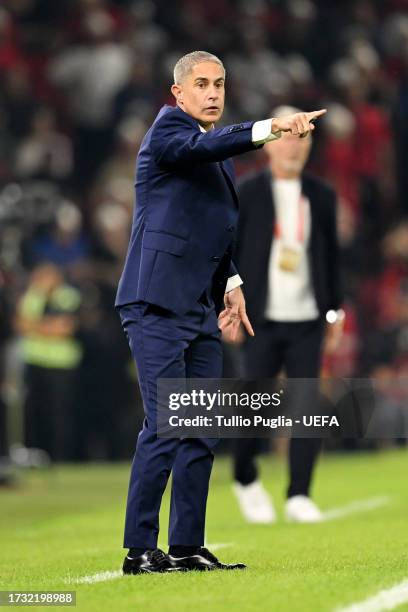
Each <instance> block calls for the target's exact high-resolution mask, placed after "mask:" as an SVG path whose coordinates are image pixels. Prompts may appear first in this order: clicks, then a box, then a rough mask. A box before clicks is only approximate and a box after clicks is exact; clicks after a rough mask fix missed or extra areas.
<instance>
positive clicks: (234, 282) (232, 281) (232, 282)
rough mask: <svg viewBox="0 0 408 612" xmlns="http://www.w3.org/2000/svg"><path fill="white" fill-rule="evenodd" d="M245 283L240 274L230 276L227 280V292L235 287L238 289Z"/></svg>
mask: <svg viewBox="0 0 408 612" xmlns="http://www.w3.org/2000/svg"><path fill="white" fill-rule="evenodd" d="M243 284H244V281H243V280H242V278H241V277H240V275H239V274H234V276H230V277H229V279H228V281H227V286H226V287H225V293H228V292H229V291H232V290H233V289H236V288H237V287H239V286H240V285H243Z"/></svg>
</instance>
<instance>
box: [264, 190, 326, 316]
mask: <svg viewBox="0 0 408 612" xmlns="http://www.w3.org/2000/svg"><path fill="white" fill-rule="evenodd" d="M271 183H272V184H271V189H272V191H273V200H274V205H275V227H276V226H278V227H279V229H280V231H279V235H275V238H274V240H273V242H272V247H271V252H270V255H269V270H268V294H267V301H266V309H265V317H266V319H268V320H271V321H288V322H289V321H310V320H313V319H317V318H318V316H319V310H318V307H317V303H316V299H315V296H314V291H313V286H312V279H311V273H310V265H309V258H308V254H307V251H308V247H309V243H310V231H311V216H310V202H309V200H308V199H307V198H305V196H302V184H301V181H300V180H299V179H274V180H273V181H272V182H271ZM301 196H302V204H301V206H302V207H303V208H302V209H300V200H301ZM300 215H301V217H300ZM300 222H301V226H302V232H299V231H298V229H299V223H300ZM271 231H272V229H271ZM299 233H300V234H301V235H299ZM283 246H286V247H289V248H293V249H295V250H296V251H298V252H299V263H298V266H297V267H296V269H295V270H293V271H286V270H283V269H282V268H281V267H280V265H279V259H280V256H281V249H282V247H283Z"/></svg>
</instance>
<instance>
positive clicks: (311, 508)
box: [285, 495, 323, 523]
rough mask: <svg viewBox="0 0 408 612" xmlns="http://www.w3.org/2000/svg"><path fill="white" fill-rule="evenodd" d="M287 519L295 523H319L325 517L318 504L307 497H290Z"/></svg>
mask: <svg viewBox="0 0 408 612" xmlns="http://www.w3.org/2000/svg"><path fill="white" fill-rule="evenodd" d="M285 514H286V519H287V520H288V521H294V522H295V523H319V522H320V521H322V520H323V515H322V513H321V511H320V510H319V508H318V507H317V506H316V504H315V503H314V502H313V501H312V500H311V499H310V497H306V495H294V496H293V497H289V499H288V500H287V502H286V506H285Z"/></svg>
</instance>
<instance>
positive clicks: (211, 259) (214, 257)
mask: <svg viewBox="0 0 408 612" xmlns="http://www.w3.org/2000/svg"><path fill="white" fill-rule="evenodd" d="M210 261H221V257H218V255H213V256H212V257H210Z"/></svg>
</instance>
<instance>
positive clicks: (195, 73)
mask: <svg viewBox="0 0 408 612" xmlns="http://www.w3.org/2000/svg"><path fill="white" fill-rule="evenodd" d="M171 91H172V93H173V95H174V97H175V98H176V100H177V104H178V106H180V107H181V108H182V109H183V110H184V111H185V112H186V113H187V114H189V115H190V116H191V117H194V119H196V120H197V121H198V122H199V123H200V124H201V125H202V126H203V127H205V128H208V127H210V126H211V125H212V124H213V123H216V122H217V121H219V120H220V119H221V115H222V113H223V110H224V100H225V76H224V70H223V68H222V67H221V66H220V65H219V64H216V63H215V62H201V63H200V64H196V65H195V66H194V67H193V69H192V70H191V72H190V73H189V74H188V75H187V76H186V77H185V79H184V81H183V82H182V83H180V85H173V86H172V88H171Z"/></svg>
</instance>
